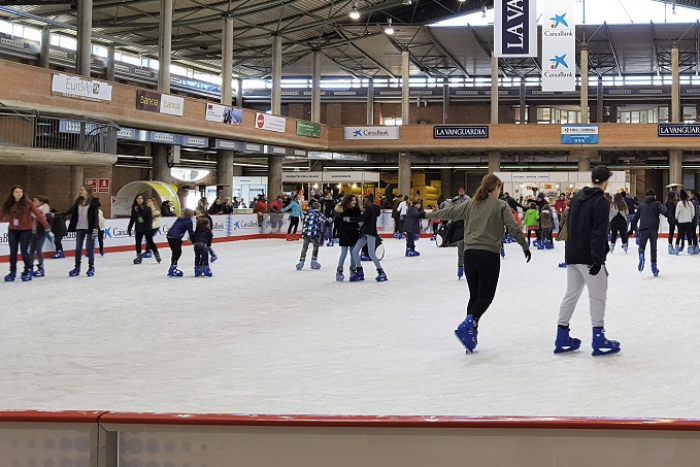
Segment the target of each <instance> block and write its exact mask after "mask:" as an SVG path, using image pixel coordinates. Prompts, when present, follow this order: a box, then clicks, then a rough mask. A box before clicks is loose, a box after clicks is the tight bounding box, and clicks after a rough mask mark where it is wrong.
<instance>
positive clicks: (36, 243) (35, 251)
mask: <svg viewBox="0 0 700 467" xmlns="http://www.w3.org/2000/svg"><path fill="white" fill-rule="evenodd" d="M32 202H33V203H34V206H35V207H36V208H37V209H38V210H39V212H41V213H42V214H43V215H44V218H45V219H47V222H48V218H49V217H50V214H51V207H50V206H49V199H48V198H47V197H46V196H35V197H34V200H33V201H32ZM48 232H49V229H45V228H44V226H43V225H42V224H41V222H39V221H38V220H37V218H36V217H32V241H31V243H30V244H29V256H30V257H31V259H32V261H34V257H35V256H36V262H37V264H36V271H34V270H32V276H33V277H44V275H45V272H44V241H45V240H46V234H47V233H48Z"/></svg>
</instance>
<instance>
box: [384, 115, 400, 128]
mask: <svg viewBox="0 0 700 467" xmlns="http://www.w3.org/2000/svg"><path fill="white" fill-rule="evenodd" d="M402 124H403V119H401V118H393V117H392V118H385V119H384V122H383V123H382V125H384V126H401V125H402Z"/></svg>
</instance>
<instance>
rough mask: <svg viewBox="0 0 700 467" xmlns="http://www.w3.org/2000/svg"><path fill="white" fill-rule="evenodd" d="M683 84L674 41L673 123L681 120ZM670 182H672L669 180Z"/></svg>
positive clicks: (672, 56) (672, 79) (672, 66)
mask: <svg viewBox="0 0 700 467" xmlns="http://www.w3.org/2000/svg"><path fill="white" fill-rule="evenodd" d="M680 94H681V85H680V70H679V68H678V44H676V43H675V42H674V43H673V48H672V49H671V123H680V121H681V96H680ZM669 183H670V182H669Z"/></svg>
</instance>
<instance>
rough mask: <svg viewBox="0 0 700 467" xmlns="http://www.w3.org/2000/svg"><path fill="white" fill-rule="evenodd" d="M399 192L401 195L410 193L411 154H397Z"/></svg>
mask: <svg viewBox="0 0 700 467" xmlns="http://www.w3.org/2000/svg"><path fill="white" fill-rule="evenodd" d="M399 193H401V194H402V195H409V196H410V194H411V154H410V153H407V152H406V153H404V152H402V153H400V154H399Z"/></svg>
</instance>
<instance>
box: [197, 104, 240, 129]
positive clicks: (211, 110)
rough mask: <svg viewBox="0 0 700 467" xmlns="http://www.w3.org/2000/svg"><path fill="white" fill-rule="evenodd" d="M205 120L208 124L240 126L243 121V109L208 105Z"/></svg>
mask: <svg viewBox="0 0 700 467" xmlns="http://www.w3.org/2000/svg"><path fill="white" fill-rule="evenodd" d="M205 118H206V120H207V121H208V122H216V123H226V124H227V125H236V126H238V125H240V124H241V122H242V121H243V109H239V108H236V107H229V106H227V105H219V104H207V110H206V115H205Z"/></svg>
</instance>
